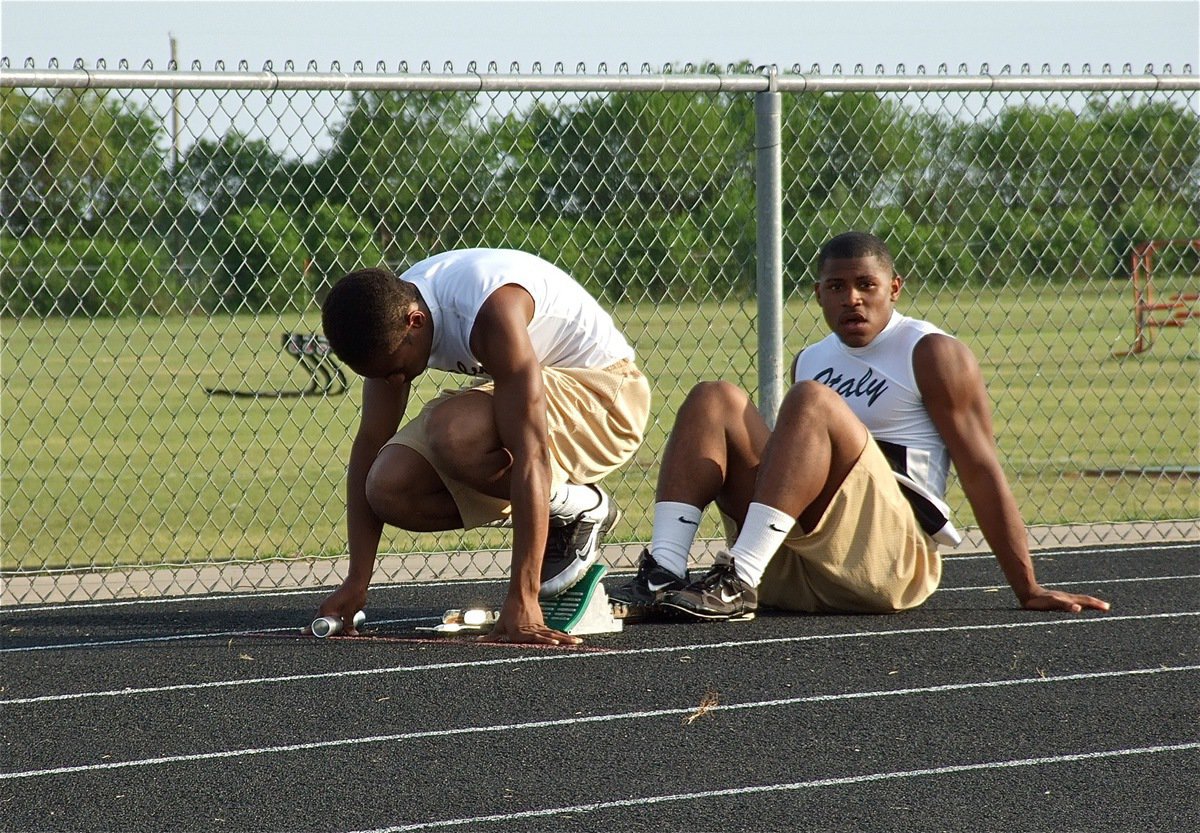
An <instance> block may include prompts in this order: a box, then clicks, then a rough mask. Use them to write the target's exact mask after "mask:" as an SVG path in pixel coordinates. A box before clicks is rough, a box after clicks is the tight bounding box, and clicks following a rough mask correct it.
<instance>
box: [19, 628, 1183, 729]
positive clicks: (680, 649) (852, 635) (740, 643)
mask: <svg viewBox="0 0 1200 833" xmlns="http://www.w3.org/2000/svg"><path fill="white" fill-rule="evenodd" d="M1196 616H1200V610H1192V611H1184V612H1180V613H1146V614H1139V615H1130V616H1112V615H1107V614H1103V615H1101V614H1098V615H1096V616H1089V617H1086V618H1071V619H1051V620H1038V621H1025V622H1002V623H998V624H994V625H948V626H942V627H935V628H904V629H899V630H891V631H850V632H842V633H824V634H807V635H804V636H780V637H770V638H764V639H744V640H737V641H728V642H707V643H699V644H690V645H667V646H660V647H655V648H615V649H613V650H611V651H578V652H575V651H563V652H561V653H553V654H550V653H534V654H522V655H520V656H512V657H503V658H501V659H485V660H466V661H460V662H438V663H429V664H423V665H393V666H385V667H382V668H356V669H353V670H348V671H325V672H321V673H317V674H289V675H286V676H280V677H253V678H250V679H244V680H217V681H212V682H207V683H179V684H177V685H164V686H150V687H145V688H118V689H109V690H104V691H85V692H78V693H75V694H46V695H42V696H39V697H22V698H13V699H9V700H0V706H14V705H22V704H29V703H54V702H62V701H67V700H83V699H87V698H92V697H123V696H131V695H137V694H162V693H165V692H172V691H196V690H199V689H211V688H233V687H235V686H247V685H266V684H271V683H292V682H307V681H310V680H321V679H332V678H349V677H365V676H373V675H375V674H410V673H419V672H423V671H445V670H449V669H460V668H486V667H489V666H496V665H518V664H524V663H527V662H559V661H567V660H588V659H598V658H600V657H605V658H611V657H630V656H638V655H643V654H672V653H689V652H698V651H711V650H721V649H725V648H752V647H755V646H759V645H779V644H789V643H801V642H823V641H827V640H834V639H869V638H873V637H882V636H912V635H920V634H930V633H960V632H969V631H987V630H1007V629H1013V628H1040V627H1056V626H1058V625H1078V624H1101V623H1104V624H1107V623H1110V622H1140V621H1152V620H1157V619H1179V618H1184V617H1196Z"/></svg>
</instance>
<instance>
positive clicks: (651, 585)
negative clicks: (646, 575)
mask: <svg viewBox="0 0 1200 833" xmlns="http://www.w3.org/2000/svg"><path fill="white" fill-rule="evenodd" d="M674 583H675V582H673V581H664V582H663V583H662V584H655V583H654V582H652V581H648V582H646V589H647V590H649V591H650V592H651V593H657V592H658V591H659V590H666V589H667V588H668V587H670V586H671V585H672V584H674Z"/></svg>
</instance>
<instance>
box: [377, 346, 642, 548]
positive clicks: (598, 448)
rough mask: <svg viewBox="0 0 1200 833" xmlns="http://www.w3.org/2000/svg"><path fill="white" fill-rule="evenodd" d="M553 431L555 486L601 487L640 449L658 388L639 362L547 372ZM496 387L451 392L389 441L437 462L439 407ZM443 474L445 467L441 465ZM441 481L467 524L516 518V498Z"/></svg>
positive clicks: (445, 479)
mask: <svg viewBox="0 0 1200 833" xmlns="http://www.w3.org/2000/svg"><path fill="white" fill-rule="evenodd" d="M542 384H543V385H544V387H545V390H546V427H547V429H548V432H549V435H550V488H551V490H553V489H555V488H556V487H558V486H560V485H562V484H563V483H566V482H571V483H595V482H596V481H598V480H600V479H601V478H602V477H604V476H605V475H606V474H608V473H609V472H612V471H614V470H615V469H617V468H619V467H620V466H622V465H624V464H625V463H626V462H627V461H628V460H629V459H630V458H631V457H633V454H634V452H635V451H637V448H638V446H639V445H641V444H642V436H643V434H644V432H645V429H646V420H647V419H648V418H649V416H650V384H649V383H648V382H647V381H646V377H645V376H643V375H642V373H641V371H639V370H638V369H637V365H635V364H634V363H633V362H631V361H620V362H617V363H616V364H613V365H610V366H608V367H604V368H564V367H544V368H542ZM494 388H495V384H494V383H493V382H491V381H488V382H483V383H481V384H478V385H475V386H473V387H469V388H458V389H453V390H444V391H442V392H441V393H440V394H438V396H437V397H436V398H434V399H432V400H430V401H429V403H428V404H426V405H425V407H424V408H422V409H421V412H420V413H419V414H417V415H416V416H415V417H414V418H413V419H412V420H410V421H409V422H407V423H405V424H404V425H403V426H401V428H400V430H399V431H398V432H397V433H396V436H394V437H392V438H391V439H390V440H388V441H387V443H385V446H387V445H392V444H399V445H405V446H408V447H409V448H411V449H412V450H413V451H415V452H417V453H418V454H420V455H421V456H422V457H424V458H425V459H426V460H428V461H430V464H431V465H432V460H433V455H432V454H431V453H430V451H429V445H428V441H427V439H426V431H425V425H426V423H427V421H428V420H429V417H430V414H431V413H432V412H433V409H434V408H436V407H437V405H438V403H440V402H443V401H445V400H447V399H450V398H451V397H454V396H460V395H462V394H464V393H470V392H474V391H483V392H485V393H491V392H492V390H493V389H494ZM434 468H435V469H436V468H437V466H434ZM438 476H440V477H441V478H442V482H443V483H445V484H446V489H447V490H448V491H449V492H450V494H451V495H452V496H453V497H454V502H455V503H456V504H458V512H459V514H460V515H461V516H462V520H463V527H464V528H465V529H471V528H473V527H477V526H483V525H484V524H488V523H493V522H495V521H499V520H502V519H504V518H506V517H508V515H509V513H510V511H511V509H512V507H511V506H510V505H509V503H508V501H506V500H500V499H498V498H494V497H491V496H490V495H485V494H482V493H481V492H478V491H476V490H475V489H472V488H470V487H469V486H467V485H465V484H463V483H462V482H460V481H456V480H452V479H451V478H449V477H447V476H446V475H445V474H444V473H442V472H441V471H438Z"/></svg>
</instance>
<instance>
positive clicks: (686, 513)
mask: <svg viewBox="0 0 1200 833" xmlns="http://www.w3.org/2000/svg"><path fill="white" fill-rule="evenodd" d="M702 514H703V513H702V512H701V510H700V507H698V506H692V505H691V504H690V503H676V502H674V501H670V500H664V501H662V502H661V503H656V504H654V530H653V532H651V538H650V554H651V555H653V556H654V560H655V561H657V562H658V566H660V567H662V568H663V569H664V570H670V571H671V572H672V573H674V574H675V575H677V576H679V577H680V578H683V576H684V575H685V574H686V573H687V565H688V556H689V555H690V554H691V552H692V542H693V541H695V540H696V534H697V533H698V532H700V516H701V515H702Z"/></svg>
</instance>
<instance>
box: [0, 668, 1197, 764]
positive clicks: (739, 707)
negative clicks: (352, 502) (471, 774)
mask: <svg viewBox="0 0 1200 833" xmlns="http://www.w3.org/2000/svg"><path fill="white" fill-rule="evenodd" d="M1190 671H1200V665H1181V666H1159V667H1157V668H1135V669H1132V670H1128V671H1093V672H1087V673H1082V674H1063V675H1058V676H1053V677H1042V676H1037V677H1022V678H1018V679H1011V680H985V681H982V682H975V683H948V684H944V685H936V686H922V687H919V688H900V689H879V690H874V691H858V692H850V693H847V694H816V695H808V696H804V697H788V698H785V699H776V700H760V701H757V702H748V703H728V704H717V705H715V706H713V707H711V709H710V710H711V711H745V710H749V709H764V708H777V707H780V706H792V705H798V704H800V703H833V702H839V701H850V700H864V699H870V698H880V697H907V696H912V695H921V694H945V693H948V692H958V691H970V690H973V689H988V688H1007V687H1011V686H1021V685H1042V684H1049V683H1062V682H1080V681H1085V680H1100V679H1113V678H1118V677H1135V676H1146V675H1151V674H1169V673H1180V672H1190ZM695 711H696V706H695V705H694V704H691V705H688V706H686V707H684V708H676V709H653V710H649V711H635V712H617V713H612V714H601V715H592V716H590V717H569V718H564V719H559V720H536V721H530V722H526V723H507V724H499V725H491V726H465V727H462V728H458V729H430V730H426V731H421V732H399V733H396V734H391V735H371V736H368V737H360V738H342V739H339V740H325V741H311V742H309V743H290V744H286V745H282V746H264V747H254V748H248V749H228V750H223V751H220V752H200V753H194V754H190V755H167V756H163V757H158V758H142V759H139V760H132V761H110V762H106V763H102V764H84V765H81V766H63V767H53V768H50V769H29V770H21V771H17V772H0V781H4V780H12V779H16V778H40V777H44V776H48V775H68V774H75V773H80V772H96V771H99V770H110V769H127V768H130V767H145V766H159V765H162V764H174V763H184V762H188V761H212V760H219V759H222V758H238V757H246V756H251V755H271V754H282V753H288V752H307V751H310V750H313V749H328V748H332V747H348V746H361V745H363V744H369V743H394V742H396V741H407V740H420V739H424V738H445V737H452V736H456V735H471V734H486V733H499V732H511V731H523V730H528V729H546V728H554V727H560V726H579V725H583V724H587V723H609V722H612V721H617V720H641V719H647V718H657V717H670V716H672V715H686V714H691V713H693V712H695Z"/></svg>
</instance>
